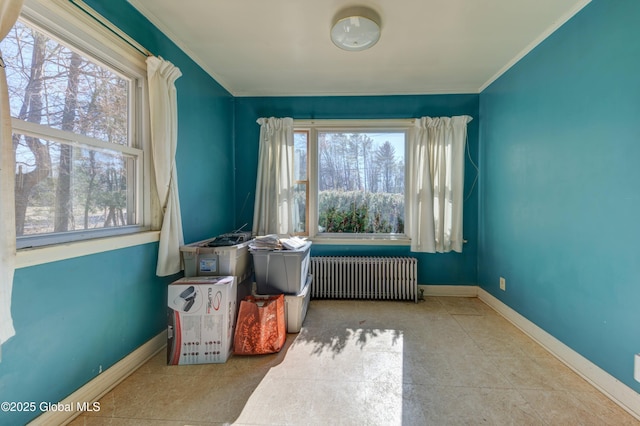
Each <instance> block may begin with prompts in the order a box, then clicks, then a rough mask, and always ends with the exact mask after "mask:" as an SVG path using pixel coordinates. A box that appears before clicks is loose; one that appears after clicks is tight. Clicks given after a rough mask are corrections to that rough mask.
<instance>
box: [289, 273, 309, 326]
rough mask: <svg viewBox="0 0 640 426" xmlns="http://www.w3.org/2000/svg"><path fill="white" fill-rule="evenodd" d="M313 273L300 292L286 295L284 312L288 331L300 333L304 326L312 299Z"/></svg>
mask: <svg viewBox="0 0 640 426" xmlns="http://www.w3.org/2000/svg"><path fill="white" fill-rule="evenodd" d="M312 280H313V277H312V276H311V275H309V276H308V278H307V283H306V284H305V285H304V288H303V289H302V291H301V292H300V293H299V294H296V295H285V296H284V314H285V317H286V322H287V333H298V332H299V331H300V329H301V328H302V323H303V321H304V318H305V317H306V316H307V309H308V308H309V300H311V281H312Z"/></svg>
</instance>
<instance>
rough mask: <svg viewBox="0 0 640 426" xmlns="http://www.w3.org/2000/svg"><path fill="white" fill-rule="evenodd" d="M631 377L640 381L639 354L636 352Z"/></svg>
mask: <svg viewBox="0 0 640 426" xmlns="http://www.w3.org/2000/svg"><path fill="white" fill-rule="evenodd" d="M633 378H634V379H636V382H640V354H636V356H635V362H634V366H633Z"/></svg>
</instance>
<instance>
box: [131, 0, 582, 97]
mask: <svg viewBox="0 0 640 426" xmlns="http://www.w3.org/2000/svg"><path fill="white" fill-rule="evenodd" d="M589 1H590V0H375V1H366V0H362V1H360V2H359V3H357V2H356V3H354V2H352V1H345V0H268V1H267V0H178V1H176V0H129V2H130V3H131V4H132V5H133V6H134V7H135V8H137V9H138V10H139V11H140V12H141V13H142V14H143V15H145V16H146V17H147V19H149V20H150V21H151V22H152V23H153V24H154V25H155V26H156V27H158V28H159V29H160V30H161V31H162V32H163V33H164V34H166V35H167V36H168V37H169V38H170V39H171V40H173V42H174V43H176V44H177V45H178V46H179V47H180V48H181V49H182V50H184V51H185V52H186V53H187V54H188V55H189V56H190V57H191V58H192V59H193V60H194V61H195V62H197V63H198V64H199V65H200V66H201V67H202V68H203V69H204V70H205V71H207V72H208V73H209V74H210V75H211V76H212V77H213V78H215V79H216V81H218V83H220V84H221V85H222V86H223V87H225V88H226V89H227V90H228V91H229V92H231V94H233V95H234V96H302V95H378V94H435V93H478V92H480V91H482V90H483V89H484V88H485V87H486V86H487V85H489V84H490V83H491V82H492V81H493V80H494V79H495V78H497V77H498V76H499V75H500V74H502V73H503V72H504V71H505V70H507V69H508V68H509V67H510V66H511V65H513V64H514V63H515V62H516V61H517V60H518V59H520V58H521V57H522V56H524V55H525V54H526V53H527V52H529V51H530V50H531V49H532V48H533V47H535V46H536V45H537V44H539V43H540V42H541V41H543V40H544V39H545V38H546V37H547V36H548V35H549V34H551V33H552V32H553V31H555V30H556V29H557V28H558V27H559V26H561V25H562V24H563V23H564V22H566V21H567V20H568V19H569V18H571V16H573V15H574V14H575V13H576V12H578V11H579V10H580V9H582V8H583V7H584V6H585V5H586V4H587V3H589ZM361 5H367V6H370V7H371V8H373V9H374V10H375V11H377V12H378V13H379V14H380V16H381V20H382V35H381V38H380V41H379V42H378V43H377V44H376V45H375V46H373V47H372V48H371V49H369V50H366V51H361V52H347V51H343V50H340V49H338V48H337V47H336V46H335V45H334V44H333V43H332V42H331V40H330V39H329V30H330V28H331V24H332V20H333V18H334V16H335V15H336V14H337V13H338V12H339V11H340V10H342V9H343V8H345V7H349V6H361Z"/></svg>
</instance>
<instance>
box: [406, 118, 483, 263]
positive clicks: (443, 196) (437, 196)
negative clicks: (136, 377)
mask: <svg viewBox="0 0 640 426" xmlns="http://www.w3.org/2000/svg"><path fill="white" fill-rule="evenodd" d="M471 120H472V118H471V117H470V116H467V115H463V116H456V117H439V118H432V117H422V118H420V119H416V121H415V126H414V127H413V128H412V129H411V131H410V132H409V150H408V158H407V167H408V173H409V177H410V179H409V185H408V189H407V205H406V216H407V218H406V224H407V231H408V233H409V236H410V237H411V250H412V251H415V252H424V253H446V252H450V251H455V252H458V253H460V252H462V245H463V242H464V238H463V233H462V209H463V203H464V199H463V198H464V152H465V144H466V142H467V123H469V122H470V121H471Z"/></svg>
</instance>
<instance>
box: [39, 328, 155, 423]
mask: <svg viewBox="0 0 640 426" xmlns="http://www.w3.org/2000/svg"><path fill="white" fill-rule="evenodd" d="M166 344H167V332H166V331H163V332H161V333H160V334H158V335H157V336H155V337H154V338H152V339H151V340H149V341H148V342H147V343H145V344H143V345H142V346H140V347H139V348H138V349H136V350H135V351H133V352H131V353H130V354H129V355H127V356H126V357H124V358H123V359H121V360H120V361H118V362H117V363H115V364H114V365H113V366H111V367H110V368H108V369H107V370H105V371H104V372H103V373H101V374H99V375H98V376H96V378H94V379H93V380H91V381H90V382H89V383H87V384H86V385H84V386H82V387H81V388H80V389H78V390H77V391H75V392H74V393H72V394H71V395H69V396H68V397H66V398H65V399H64V400H63V401H60V404H63V405H65V406H67V407H69V408H70V409H69V410H68V411H67V410H60V411H46V412H44V413H43V414H42V415H40V416H39V417H36V418H35V419H34V420H33V421H32V422H31V423H29V424H30V425H38V426H40V425H52V426H53V425H64V424H67V423H69V422H70V421H71V420H73V419H74V418H76V417H77V416H79V415H80V414H82V412H81V411H78V410H77V404H78V403H80V404H82V403H84V402H88V403H89V405H90V406H91V404H92V403H93V402H95V401H98V400H99V399H100V398H102V397H103V396H104V395H105V394H106V393H107V392H109V391H110V390H111V389H113V388H114V387H115V386H116V385H118V383H120V382H122V381H123V380H124V379H126V378H127V377H128V376H129V375H131V373H133V372H134V371H136V370H137V369H138V368H139V367H140V366H142V365H143V364H144V363H145V362H147V361H148V360H149V359H150V358H151V357H153V356H154V355H155V354H157V353H158V352H159V351H160V350H161V349H162V348H163V347H164V346H165V345H166Z"/></svg>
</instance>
